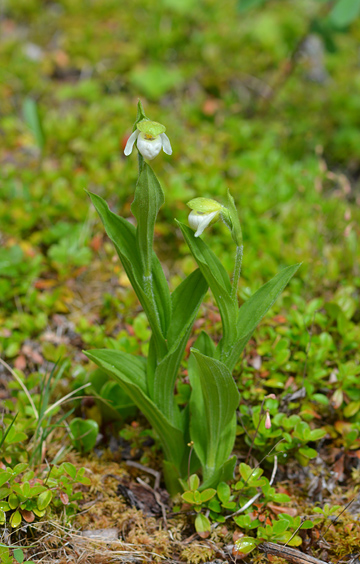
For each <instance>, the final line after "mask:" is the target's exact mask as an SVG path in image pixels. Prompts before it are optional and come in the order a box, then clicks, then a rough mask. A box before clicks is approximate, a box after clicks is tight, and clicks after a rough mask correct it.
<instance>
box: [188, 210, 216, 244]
mask: <svg viewBox="0 0 360 564" xmlns="http://www.w3.org/2000/svg"><path fill="white" fill-rule="evenodd" d="M217 215H219V212H218V211H213V212H211V213H201V212H196V211H194V210H193V211H191V212H190V213H189V217H188V221H189V225H190V227H191V229H194V230H195V229H196V233H195V237H199V236H200V235H201V234H202V233H203V231H204V229H206V227H207V226H208V225H210V223H211V222H212V221H213V219H215V217H216V216H217Z"/></svg>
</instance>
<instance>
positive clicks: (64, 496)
mask: <svg viewBox="0 0 360 564" xmlns="http://www.w3.org/2000/svg"><path fill="white" fill-rule="evenodd" d="M60 499H61V501H62V502H63V504H64V505H68V504H69V496H68V494H67V493H64V492H61V493H60Z"/></svg>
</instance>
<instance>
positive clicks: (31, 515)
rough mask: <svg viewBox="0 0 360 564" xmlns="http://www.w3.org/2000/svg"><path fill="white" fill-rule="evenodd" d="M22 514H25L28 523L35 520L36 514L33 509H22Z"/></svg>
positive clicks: (24, 517)
mask: <svg viewBox="0 0 360 564" xmlns="http://www.w3.org/2000/svg"><path fill="white" fill-rule="evenodd" d="M21 515H22V516H23V519H24V520H25V521H26V522H27V523H32V522H33V521H34V520H35V515H34V513H33V512H32V511H27V510H26V509H22V511H21Z"/></svg>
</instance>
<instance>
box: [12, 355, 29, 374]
mask: <svg viewBox="0 0 360 564" xmlns="http://www.w3.org/2000/svg"><path fill="white" fill-rule="evenodd" d="M14 366H15V368H17V370H25V368H26V358H25V357H24V355H23V354H20V355H19V356H18V357H17V358H16V359H15V362H14Z"/></svg>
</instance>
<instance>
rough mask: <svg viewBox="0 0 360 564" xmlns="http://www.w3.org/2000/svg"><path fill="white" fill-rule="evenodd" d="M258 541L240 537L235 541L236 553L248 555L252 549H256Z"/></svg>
mask: <svg viewBox="0 0 360 564" xmlns="http://www.w3.org/2000/svg"><path fill="white" fill-rule="evenodd" d="M259 542H260V541H259V540H258V539H254V538H253V537H241V538H240V539H239V540H238V541H236V543H235V546H236V550H237V552H243V553H244V554H249V552H251V551H252V550H254V548H256V547H257V545H258V544H259Z"/></svg>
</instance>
